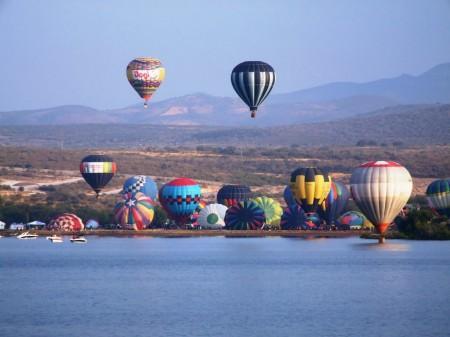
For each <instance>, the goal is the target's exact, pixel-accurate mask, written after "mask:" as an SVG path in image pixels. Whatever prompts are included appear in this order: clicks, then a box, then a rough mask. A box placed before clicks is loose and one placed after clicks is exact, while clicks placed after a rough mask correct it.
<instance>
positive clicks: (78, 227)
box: [47, 213, 84, 232]
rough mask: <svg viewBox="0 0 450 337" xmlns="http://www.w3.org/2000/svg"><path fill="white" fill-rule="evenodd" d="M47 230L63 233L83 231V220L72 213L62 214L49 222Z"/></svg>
mask: <svg viewBox="0 0 450 337" xmlns="http://www.w3.org/2000/svg"><path fill="white" fill-rule="evenodd" d="M47 229H49V230H57V231H63V232H78V231H82V230H83V229H84V224H83V220H81V219H80V218H79V217H78V216H76V215H75V214H72V213H63V214H61V215H58V216H57V217H56V218H54V219H53V220H51V221H50V222H49V224H48V225H47Z"/></svg>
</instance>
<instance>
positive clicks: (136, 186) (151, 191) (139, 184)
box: [122, 176, 158, 200]
mask: <svg viewBox="0 0 450 337" xmlns="http://www.w3.org/2000/svg"><path fill="white" fill-rule="evenodd" d="M128 192H129V193H137V192H141V193H144V194H145V195H146V196H148V197H150V198H152V200H156V199H157V198H158V186H157V185H156V183H155V181H154V180H153V179H152V178H151V177H148V176H134V177H130V178H128V179H127V180H125V182H124V183H123V190H122V193H128Z"/></svg>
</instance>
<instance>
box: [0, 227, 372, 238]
mask: <svg viewBox="0 0 450 337" xmlns="http://www.w3.org/2000/svg"><path fill="white" fill-rule="evenodd" d="M25 231H26V230H24V231H10V230H3V231H0V235H3V236H5V237H8V236H15V235H17V234H19V233H22V232H25ZM28 232H30V233H34V234H37V235H39V236H44V237H45V236H51V235H53V234H56V235H62V236H71V235H72V233H69V232H61V231H47V230H29V231H28ZM363 233H367V232H365V231H357V230H348V231H324V230H271V231H262V230H184V229H144V230H141V231H132V230H120V229H105V230H86V231H81V232H78V233H77V234H80V235H85V236H104V237H136V236H140V237H168V238H171V237H172V238H176V237H213V236H224V237H235V238H239V237H245V238H249V237H293V238H347V237H352V236H358V237H359V236H361V234H363Z"/></svg>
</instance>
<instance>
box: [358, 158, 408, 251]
mask: <svg viewBox="0 0 450 337" xmlns="http://www.w3.org/2000/svg"><path fill="white" fill-rule="evenodd" d="M350 188H351V194H352V197H353V200H355V202H356V204H357V205H358V207H359V209H360V210H361V212H362V213H363V214H364V215H365V216H366V217H367V218H368V219H369V220H370V221H371V222H372V223H373V224H374V226H375V228H376V229H377V231H378V233H380V234H381V236H380V240H379V241H380V243H382V242H384V233H385V232H386V230H387V229H388V227H389V225H390V224H391V223H392V221H393V220H394V218H395V217H396V216H397V214H398V213H399V212H400V211H401V210H402V208H403V206H405V204H406V202H407V201H408V199H409V197H410V195H411V191H412V179H411V175H410V174H409V172H408V170H407V169H406V168H404V167H403V166H402V165H400V164H398V163H396V162H393V161H371V162H367V163H364V164H362V165H360V166H359V167H357V168H356V169H355V170H354V171H353V173H352V177H351V179H350Z"/></svg>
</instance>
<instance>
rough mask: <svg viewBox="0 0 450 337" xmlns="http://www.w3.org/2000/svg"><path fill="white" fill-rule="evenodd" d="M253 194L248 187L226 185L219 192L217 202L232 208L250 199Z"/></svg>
mask: <svg viewBox="0 0 450 337" xmlns="http://www.w3.org/2000/svg"><path fill="white" fill-rule="evenodd" d="M251 194H252V192H251V190H250V187H248V186H246V185H224V186H222V188H221V189H220V190H219V191H218V192H217V202H218V203H219V204H222V205H225V206H227V207H231V206H234V205H236V204H237V203H239V202H240V201H246V200H248V199H250V196H251Z"/></svg>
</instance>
